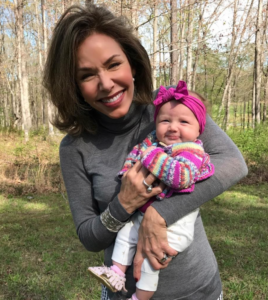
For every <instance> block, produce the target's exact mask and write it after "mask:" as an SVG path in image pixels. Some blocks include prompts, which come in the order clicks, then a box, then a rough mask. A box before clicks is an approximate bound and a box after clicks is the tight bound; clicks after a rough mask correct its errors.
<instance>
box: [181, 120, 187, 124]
mask: <svg viewBox="0 0 268 300" xmlns="http://www.w3.org/2000/svg"><path fill="white" fill-rule="evenodd" d="M181 123H183V124H188V123H189V122H188V121H186V120H181Z"/></svg>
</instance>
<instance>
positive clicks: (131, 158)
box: [117, 144, 141, 177]
mask: <svg viewBox="0 0 268 300" xmlns="http://www.w3.org/2000/svg"><path fill="white" fill-rule="evenodd" d="M140 148H141V144H138V145H136V146H135V147H134V148H133V149H132V150H131V152H130V153H129V154H128V156H127V157H126V160H125V162H124V165H123V168H122V169H121V170H120V172H119V173H118V174H117V175H118V176H119V177H122V176H123V175H124V173H126V171H128V170H129V169H131V168H132V167H133V165H134V164H135V163H136V162H137V161H139V160H140V158H141V150H140Z"/></svg>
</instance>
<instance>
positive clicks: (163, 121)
mask: <svg viewBox="0 0 268 300" xmlns="http://www.w3.org/2000/svg"><path fill="white" fill-rule="evenodd" d="M167 122H169V120H162V121H161V123H167Z"/></svg>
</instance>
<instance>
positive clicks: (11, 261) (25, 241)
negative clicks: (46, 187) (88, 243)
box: [0, 195, 102, 300]
mask: <svg viewBox="0 0 268 300" xmlns="http://www.w3.org/2000/svg"><path fill="white" fill-rule="evenodd" d="M0 220H1V221H0V245H1V246H0V257H1V265H0V286H1V289H0V299H8V300H10V299H12V300H13V299H23V300H26V299H29V300H30V299H31V300H37V299H40V300H41V299H42V300H43V299H49V300H53V299H55V300H56V299H77V300H78V299H79V300H82V299H100V287H99V286H98V285H97V284H96V283H95V282H94V281H93V280H91V278H90V277H89V275H88V274H87V271H86V270H87V267H88V266H90V265H92V264H93V265H94V264H96V263H97V264H100V263H102V253H89V252H87V251H86V250H85V249H84V247H83V246H82V245H81V243H80V242H79V241H78V239H77V236H76V233H75V228H74V224H73V220H72V217H71V215H70V211H69V207H68V203H67V202H66V200H64V199H63V198H62V196H61V195H49V196H34V198H33V199H27V197H23V198H18V197H17V198H13V197H12V196H9V197H4V196H0Z"/></svg>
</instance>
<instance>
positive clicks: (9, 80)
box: [0, 0, 268, 140]
mask: <svg viewBox="0 0 268 300" xmlns="http://www.w3.org/2000/svg"><path fill="white" fill-rule="evenodd" d="M86 2H94V3H96V4H100V3H103V4H105V5H106V6H107V7H108V8H110V9H111V10H112V11H113V12H114V13H115V14H117V15H125V16H126V17H127V18H128V19H129V20H130V22H131V23H132V25H133V27H134V29H135V33H136V35H137V36H138V37H139V38H140V39H141V41H142V43H143V45H144V47H145V48H146V50H147V51H148V54H149V56H150V59H151V63H152V68H153V82H154V87H155V88H156V87H158V86H159V85H169V84H176V83H177V81H178V79H183V80H185V81H186V82H187V84H188V87H189V88H190V89H192V90H196V91H197V92H199V93H201V94H203V95H204V96H205V97H206V98H208V99H209V100H210V103H211V104H212V109H211V114H212V116H213V118H214V120H215V121H216V122H217V123H218V124H219V125H220V126H221V127H222V128H223V129H224V130H226V129H227V128H228V127H230V126H233V127H241V128H242V129H246V128H255V127H256V125H257V124H263V122H265V121H266V119H267V106H268V95H267V94H268V60H267V59H268V47H267V43H268V39H267V22H268V1H267V0H264V1H263V0H198V1H197V0H168V1H167V0H162V1H160V0H115V1H98V0H95V1H86ZM71 4H82V5H85V4H86V3H85V2H81V1H70V0H61V1H51V0H0V20H1V23H0V93H1V97H0V126H1V128H2V129H8V130H11V129H16V130H22V131H23V132H24V135H25V138H26V140H28V136H29V132H30V131H34V130H40V129H42V130H46V132H47V134H48V135H54V134H55V128H53V126H52V125H51V124H50V122H49V120H51V118H52V117H53V113H54V110H53V107H52V106H51V104H50V102H49V98H48V96H47V94H46V91H45V90H44V88H43V86H42V70H43V66H44V62H45V59H46V55H47V50H48V47H49V41H50V37H51V34H52V31H53V28H54V26H55V23H56V22H57V20H58V19H59V17H60V16H61V14H62V13H63V11H64V10H65V9H66V8H67V7H69V6H70V5H71Z"/></svg>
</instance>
